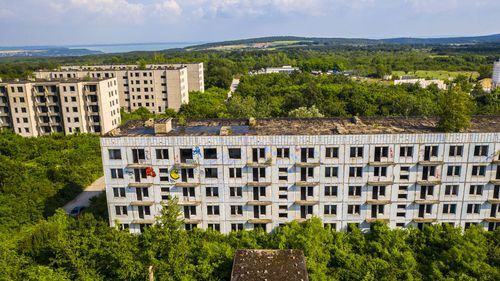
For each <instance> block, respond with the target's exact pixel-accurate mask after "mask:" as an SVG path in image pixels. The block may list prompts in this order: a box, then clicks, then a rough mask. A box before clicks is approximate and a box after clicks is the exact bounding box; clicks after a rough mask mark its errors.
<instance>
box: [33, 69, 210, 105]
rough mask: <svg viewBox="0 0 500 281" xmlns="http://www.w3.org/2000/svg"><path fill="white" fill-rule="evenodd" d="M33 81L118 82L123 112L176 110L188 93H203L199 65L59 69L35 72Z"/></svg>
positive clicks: (202, 80) (187, 98) (185, 101)
mask: <svg viewBox="0 0 500 281" xmlns="http://www.w3.org/2000/svg"><path fill="white" fill-rule="evenodd" d="M35 75H36V77H38V78H44V79H51V78H57V79H62V78H85V77H90V78H108V77H115V78H116V79H117V82H118V92H119V96H120V106H121V108H123V109H124V110H125V111H133V110H136V109H138V108H139V107H146V108H147V109H148V110H149V111H151V112H153V113H162V112H164V111H165V109H166V108H172V109H175V110H179V108H180V107H181V105H183V104H187V103H189V91H200V92H204V91H205V85H204V78H203V63H201V62H200V63H189V64H147V65H146V67H145V68H144V69H141V68H139V67H138V66H137V65H127V64H121V65H93V66H75V65H73V66H62V67H61V69H59V70H49V71H37V72H35Z"/></svg>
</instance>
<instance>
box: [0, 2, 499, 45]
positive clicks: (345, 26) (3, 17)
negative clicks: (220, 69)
mask: <svg viewBox="0 0 500 281" xmlns="http://www.w3.org/2000/svg"><path fill="white" fill-rule="evenodd" d="M499 12H500V0H142V1H140V0H0V35H1V36H0V46H19V45H71V44H74V45H78V44H98V43H132V42H178V41H189V42H193V41H205V42H211V41H222V40H232V39H243V38H251V37H262V36H271V35H296V36H310V37H313V36H315V37H347V38H388V37H408V36H411V37H424V36H429V37H436V36H462V35H487V34H495V33H500V17H499V14H498V13H499Z"/></svg>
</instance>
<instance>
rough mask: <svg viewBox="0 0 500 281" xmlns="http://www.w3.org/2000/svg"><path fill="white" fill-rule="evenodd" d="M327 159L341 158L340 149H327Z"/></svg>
mask: <svg viewBox="0 0 500 281" xmlns="http://www.w3.org/2000/svg"><path fill="white" fill-rule="evenodd" d="M325 157H326V158H339V148H338V147H327V148H326V150H325Z"/></svg>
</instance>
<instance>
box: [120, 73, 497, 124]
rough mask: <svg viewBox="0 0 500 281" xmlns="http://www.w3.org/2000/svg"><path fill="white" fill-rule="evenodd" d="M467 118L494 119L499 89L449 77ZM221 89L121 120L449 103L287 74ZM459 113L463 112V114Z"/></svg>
mask: <svg viewBox="0 0 500 281" xmlns="http://www.w3.org/2000/svg"><path fill="white" fill-rule="evenodd" d="M454 82H455V86H454V87H453V88H454V89H456V90H459V91H460V92H461V93H467V92H471V95H466V94H465V95H462V96H463V97H464V98H463V102H464V103H465V104H466V109H467V113H468V114H474V115H499V114H500V91H498V90H497V91H495V92H493V93H485V92H484V91H483V90H482V89H480V88H479V87H473V86H472V84H471V83H469V82H468V79H467V78H466V77H464V76H459V77H458V78H457V79H455V81H454ZM227 92H228V91H227V90H225V89H221V88H218V87H212V88H209V89H207V90H206V91H205V93H200V92H191V93H190V96H189V99H190V101H189V104H184V105H182V106H181V109H180V111H179V112H178V113H176V112H174V111H172V110H168V111H167V112H166V113H164V114H162V115H156V116H155V115H154V114H152V113H149V111H147V109H145V108H140V109H138V110H136V111H135V112H132V113H125V112H122V121H123V122H126V121H128V120H130V119H147V118H154V117H159V116H162V117H173V118H185V119H188V118H247V117H289V116H291V117H322V116H332V117H335V116H431V115H440V114H441V113H442V108H443V105H446V104H449V103H452V102H453V101H452V100H450V99H451V96H450V94H449V93H450V91H443V90H439V89H438V88H437V87H435V86H432V85H431V86H429V87H428V88H427V89H423V88H421V87H420V86H418V85H410V84H406V85H386V84H378V83H366V82H359V81H355V80H352V79H349V78H346V77H344V76H341V75H334V76H326V75H324V76H315V77H311V76H310V75H309V74H304V73H292V74H291V75H287V74H283V73H281V74H268V75H254V76H250V75H247V76H243V77H242V78H241V82H240V84H239V86H238V89H237V90H236V92H235V93H233V95H232V97H231V98H228V97H227ZM464 113H465V112H464Z"/></svg>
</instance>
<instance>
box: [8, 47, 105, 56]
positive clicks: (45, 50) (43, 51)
mask: <svg viewBox="0 0 500 281" xmlns="http://www.w3.org/2000/svg"><path fill="white" fill-rule="evenodd" d="M96 54H103V52H100V51H92V50H88V49H84V48H78V49H76V48H75V49H70V48H66V47H55V46H54V47H52V46H21V47H0V58H1V57H21V56H23V57H64V56H85V55H96Z"/></svg>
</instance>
